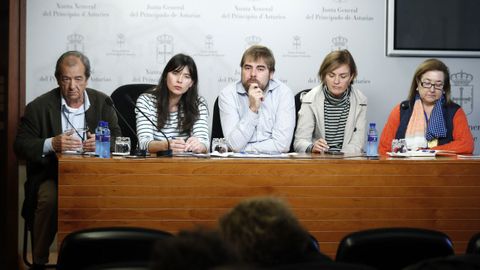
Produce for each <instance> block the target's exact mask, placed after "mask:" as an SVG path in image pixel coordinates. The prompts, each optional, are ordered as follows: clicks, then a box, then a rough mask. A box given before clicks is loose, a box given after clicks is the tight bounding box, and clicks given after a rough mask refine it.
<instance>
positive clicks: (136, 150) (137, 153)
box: [105, 97, 147, 157]
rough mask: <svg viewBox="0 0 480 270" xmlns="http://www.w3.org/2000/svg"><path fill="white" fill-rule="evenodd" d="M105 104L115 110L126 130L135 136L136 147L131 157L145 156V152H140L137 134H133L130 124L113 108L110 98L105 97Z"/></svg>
mask: <svg viewBox="0 0 480 270" xmlns="http://www.w3.org/2000/svg"><path fill="white" fill-rule="evenodd" d="M105 103H107V105H109V106H111V107H112V108H113V109H114V110H115V112H117V115H118V116H120V119H122V121H123V122H124V123H125V124H126V125H127V127H128V129H129V130H130V131H131V132H132V133H133V134H134V135H135V137H137V147H136V149H135V151H134V152H133V155H134V156H141V157H145V156H147V150H141V149H140V140H139V138H138V135H137V132H135V130H134V129H133V128H132V126H130V124H129V123H128V122H127V120H126V119H125V117H123V115H122V113H121V112H120V111H119V110H118V109H117V107H115V104H114V103H113V100H112V99H111V98H110V97H106V98H105Z"/></svg>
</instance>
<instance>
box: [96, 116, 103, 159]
mask: <svg viewBox="0 0 480 270" xmlns="http://www.w3.org/2000/svg"><path fill="white" fill-rule="evenodd" d="M104 127H105V122H104V121H99V122H98V126H97V128H95V155H97V156H98V157H100V156H101V153H102V137H103V128H104Z"/></svg>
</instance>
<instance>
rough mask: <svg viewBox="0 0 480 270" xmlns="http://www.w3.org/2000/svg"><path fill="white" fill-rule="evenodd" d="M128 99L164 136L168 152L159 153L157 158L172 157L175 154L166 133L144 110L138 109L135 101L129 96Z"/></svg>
mask: <svg viewBox="0 0 480 270" xmlns="http://www.w3.org/2000/svg"><path fill="white" fill-rule="evenodd" d="M126 97H127V100H128V102H130V104H132V105H133V106H134V107H135V109H137V110H138V111H139V112H140V113H141V114H142V115H143V116H144V117H145V118H146V119H147V120H148V122H150V123H151V124H152V125H153V126H154V127H155V128H156V129H157V131H158V132H160V133H161V134H162V136H163V137H164V138H165V140H166V141H167V150H163V151H158V152H157V157H172V156H173V153H172V149H170V141H169V140H168V137H167V135H165V133H163V131H162V130H161V129H159V128H158V126H157V125H156V124H155V123H154V122H153V121H152V120H150V118H148V116H147V115H146V114H145V113H144V112H143V111H142V110H140V108H138V107H137V104H135V102H133V100H132V98H131V97H130V96H128V95H127V96H126Z"/></svg>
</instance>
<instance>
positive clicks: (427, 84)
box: [420, 82, 443, 90]
mask: <svg viewBox="0 0 480 270" xmlns="http://www.w3.org/2000/svg"><path fill="white" fill-rule="evenodd" d="M420 85H422V87H424V88H428V89H430V88H431V87H432V86H433V88H435V90H443V83H440V82H439V83H431V82H420Z"/></svg>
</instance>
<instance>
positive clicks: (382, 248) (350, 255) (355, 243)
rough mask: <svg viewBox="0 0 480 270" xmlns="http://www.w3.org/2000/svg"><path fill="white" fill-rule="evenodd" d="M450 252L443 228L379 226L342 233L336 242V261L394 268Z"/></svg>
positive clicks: (448, 240)
mask: <svg viewBox="0 0 480 270" xmlns="http://www.w3.org/2000/svg"><path fill="white" fill-rule="evenodd" d="M453 254H454V250H453V246H452V242H451V240H450V238H449V237H448V236H447V235H446V234H444V233H442V232H438V231H433V230H426V229H415V228H382V229H372V230H364V231H359V232H354V233H351V234H349V235H347V236H345V237H344V238H343V239H342V240H341V241H340V245H339V246H338V249H337V256H336V261H337V262H346V263H357V264H364V265H369V266H372V267H374V268H377V269H379V270H383V269H388V270H395V269H402V268H404V267H405V266H408V265H411V264H414V263H417V262H420V261H422V260H425V259H429V258H437V257H446V256H450V255H453Z"/></svg>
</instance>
